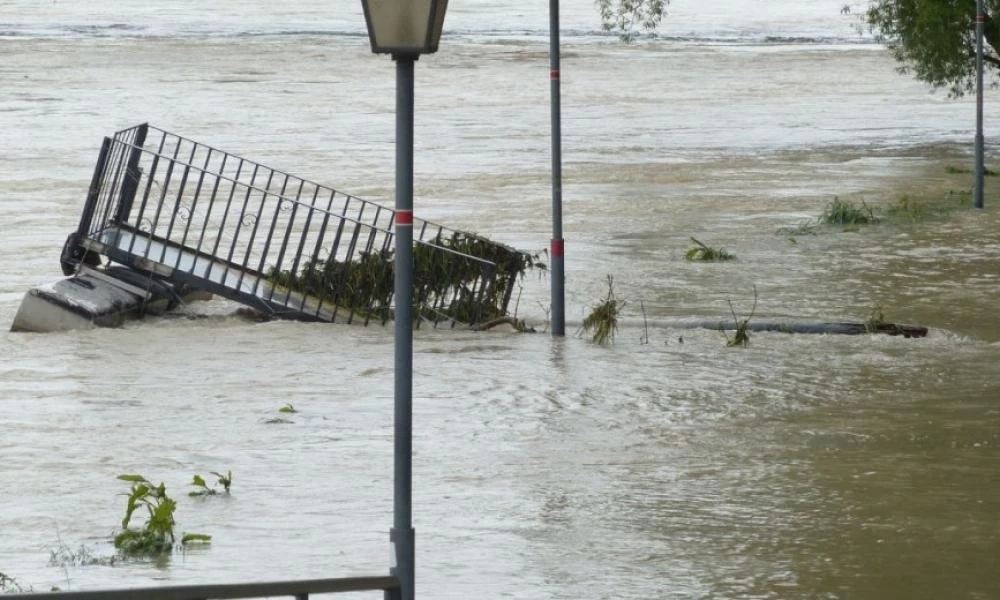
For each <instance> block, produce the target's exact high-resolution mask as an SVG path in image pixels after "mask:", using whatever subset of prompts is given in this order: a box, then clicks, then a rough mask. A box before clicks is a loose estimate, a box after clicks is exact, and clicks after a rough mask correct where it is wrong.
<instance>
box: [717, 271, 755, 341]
mask: <svg viewBox="0 0 1000 600" xmlns="http://www.w3.org/2000/svg"><path fill="white" fill-rule="evenodd" d="M726 302H728V303H729V312H730V313H731V314H732V315H733V323H734V324H735V325H736V332H735V333H733V337H731V338H730V337H729V334H727V333H726V332H725V331H723V332H722V335H724V336H726V347H727V348H737V347H738V348H746V347H748V346H749V345H750V319H752V318H753V315H754V313H755V312H757V286H753V307H752V308H751V309H750V314H748V315H747V316H746V317H744V318H743V319H740V318H739V317H737V316H736V309H735V308H733V301H732V300H726Z"/></svg>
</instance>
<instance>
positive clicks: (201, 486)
mask: <svg viewBox="0 0 1000 600" xmlns="http://www.w3.org/2000/svg"><path fill="white" fill-rule="evenodd" d="M211 473H212V475H215V477H216V480H217V483H218V485H221V486H222V488H223V493H225V494H229V486H231V485H232V484H233V472H232V471H227V472H226V474H225V475H223V474H222V473H219V472H216V471H212V472H211ZM191 485H193V486H194V487H195V489H194V490H193V491H190V492H188V496H193V497H196V498H198V497H200V498H204V497H205V496H215V495H216V494H218V493H219V491H218V490H217V489H216V488H215V487H214V486H213V487H208V484H207V483H205V479H204V478H203V477H202V476H201V475H197V474H196V475H195V476H194V477H192V478H191ZM181 543H183V542H181Z"/></svg>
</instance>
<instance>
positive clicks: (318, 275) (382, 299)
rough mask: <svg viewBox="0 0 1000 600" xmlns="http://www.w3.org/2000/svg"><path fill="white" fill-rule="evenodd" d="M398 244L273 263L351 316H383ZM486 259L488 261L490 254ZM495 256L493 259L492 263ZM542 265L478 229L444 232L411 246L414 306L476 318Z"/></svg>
mask: <svg viewBox="0 0 1000 600" xmlns="http://www.w3.org/2000/svg"><path fill="white" fill-rule="evenodd" d="M393 256H394V251H393V250H381V251H374V250H373V251H367V252H360V253H358V255H357V258H356V259H354V260H350V261H344V262H340V261H337V260H322V259H318V258H316V259H313V260H310V261H306V262H304V264H303V265H302V266H301V268H299V269H298V270H297V271H295V272H292V271H290V270H280V269H278V268H275V267H272V268H271V269H270V270H269V271H268V273H267V278H268V280H269V281H270V282H271V283H272V284H273V285H275V286H278V287H281V288H285V289H289V290H292V291H295V292H299V293H302V294H306V295H308V296H311V297H313V298H318V299H319V300H321V301H322V302H323V304H324V305H325V306H326V307H327V310H330V311H334V310H337V311H340V310H341V309H343V313H341V314H345V316H348V315H349V318H350V319H353V318H355V317H358V318H362V319H364V320H365V322H366V323H367V322H368V321H369V320H377V321H380V322H382V323H385V322H386V321H388V320H389V319H391V318H393V309H392V299H393V292H394V276H393ZM484 261H486V262H484ZM490 263H492V264H490ZM536 265H539V266H540V268H543V269H544V268H545V265H544V263H541V261H540V260H539V255H537V254H536V255H531V254H528V253H525V252H519V251H517V250H514V249H513V248H510V247H508V246H504V245H503V244H497V243H495V242H492V241H490V240H487V239H485V238H481V237H479V236H476V235H472V234H467V233H459V232H455V233H453V234H452V235H451V236H450V237H444V236H443V235H442V234H440V233H439V234H438V235H437V236H435V237H434V238H432V239H430V240H429V241H420V242H417V243H415V244H414V246H413V284H414V293H413V304H414V306H413V310H414V314H415V315H417V316H418V317H420V318H419V319H415V320H414V322H415V323H416V324H417V326H419V324H420V322H421V320H429V321H433V322H434V323H440V322H442V321H447V320H455V321H458V322H461V323H467V324H475V323H481V322H486V321H490V320H492V319H495V318H498V317H502V316H504V315H505V312H506V308H507V305H508V303H509V302H510V297H511V294H512V292H513V286H514V283H515V281H516V280H517V279H518V278H520V277H522V276H523V275H524V273H525V271H526V270H527V269H529V268H534V267H535V266H536Z"/></svg>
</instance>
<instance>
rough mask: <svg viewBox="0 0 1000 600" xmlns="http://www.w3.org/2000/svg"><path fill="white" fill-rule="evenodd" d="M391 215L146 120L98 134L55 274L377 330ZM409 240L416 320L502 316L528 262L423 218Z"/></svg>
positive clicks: (386, 310)
mask: <svg viewBox="0 0 1000 600" xmlns="http://www.w3.org/2000/svg"><path fill="white" fill-rule="evenodd" d="M394 219H395V211H393V210H392V209H389V208H386V207H383V206H380V205H378V204H375V203H372V202H369V201H366V200H362V199H360V198H356V197H354V196H350V195H348V194H344V193H342V192H338V191H336V190H334V189H333V188H330V187H327V186H323V185H320V184H318V183H315V182H312V181H308V180H305V179H302V178H299V177H296V176H294V175H290V174H288V173H285V172H283V171H278V170H275V169H272V168H270V167H267V166H264V165H262V164H260V163H256V162H253V161H250V160H247V159H245V158H242V157H239V156H236V155H233V154H230V153H228V152H224V151H221V150H218V149H216V148H213V147H211V146H207V145H205V144H201V143H199V142H195V141H193V140H190V139H187V138H184V137H181V136H178V135H175V134H173V133H170V132H167V131H164V130H162V129H157V128H155V127H152V126H150V125H148V124H143V125H138V126H136V127H132V128H129V129H125V130H122V131H119V132H118V133H116V134H115V136H114V137H113V138H105V140H104V143H103V145H102V148H101V152H100V155H99V159H98V164H97V167H96V168H95V171H94V177H93V180H92V182H91V186H90V190H89V193H88V197H87V202H86V204H85V207H84V211H83V213H82V215H81V218H80V223H79V226H78V229H77V231H76V233H75V236H74V237H71V241H70V243H68V244H67V251H65V252H64V268H67V269H72V268H73V267H74V264H75V263H78V262H81V261H83V260H84V259H85V257H86V255H87V253H88V252H91V253H97V254H103V255H106V256H108V257H109V258H110V259H111V260H113V261H115V262H119V263H122V264H126V265H129V266H132V267H134V268H137V269H141V270H145V271H148V272H151V273H153V274H155V275H157V276H159V277H163V278H168V279H171V280H173V281H175V282H179V283H183V284H186V285H189V286H192V287H197V288H202V289H205V290H207V291H210V292H212V293H216V294H219V295H222V296H225V297H228V298H230V299H232V300H236V301H238V302H242V303H244V304H248V305H250V306H253V307H255V308H258V309H262V310H266V311H268V312H271V313H273V314H275V315H276V316H280V317H291V318H300V319H311V320H322V321H340V322H353V321H355V320H359V319H363V321H364V323H366V324H367V323H368V322H370V321H371V320H376V321H379V322H382V323H385V322H386V321H387V320H389V319H391V318H392V311H393V310H394V307H393V305H392V301H393V291H394V290H393V285H392V259H393V254H394V245H393V244H394V236H393V232H392V228H393V225H394ZM414 239H415V243H414V251H413V255H414V273H415V277H414V285H415V292H414V300H415V307H414V310H415V311H417V314H418V315H419V316H420V317H421V318H422V319H421V320H427V321H431V322H433V323H434V324H435V325H437V324H438V323H441V322H450V323H452V324H454V323H456V322H458V323H476V322H480V321H483V320H489V319H493V318H496V317H499V316H503V315H504V314H506V309H507V305H508V304H509V302H510V298H511V293H512V291H513V288H514V286H515V283H516V278H517V277H518V276H519V275H520V273H521V272H522V271H523V269H524V265H525V264H526V263H529V262H530V257H528V256H527V255H526V254H524V253H521V252H518V251H516V250H514V249H512V248H509V247H507V246H504V245H502V244H497V243H495V242H492V241H490V240H487V239H485V238H482V237H480V236H476V235H474V234H470V233H466V232H461V231H456V230H451V229H448V228H445V227H442V226H440V225H436V224H434V223H431V222H428V221H424V220H420V219H414ZM418 322H419V320H418Z"/></svg>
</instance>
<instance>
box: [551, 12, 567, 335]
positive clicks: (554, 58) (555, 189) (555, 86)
mask: <svg viewBox="0 0 1000 600" xmlns="http://www.w3.org/2000/svg"><path fill="white" fill-rule="evenodd" d="M549 80H550V81H551V96H552V109H551V112H552V247H551V253H552V290H551V294H552V316H551V320H552V335H553V336H564V335H566V290H565V285H566V276H565V265H564V261H563V255H564V251H565V241H564V240H563V231H562V98H561V94H560V89H559V0H549Z"/></svg>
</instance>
